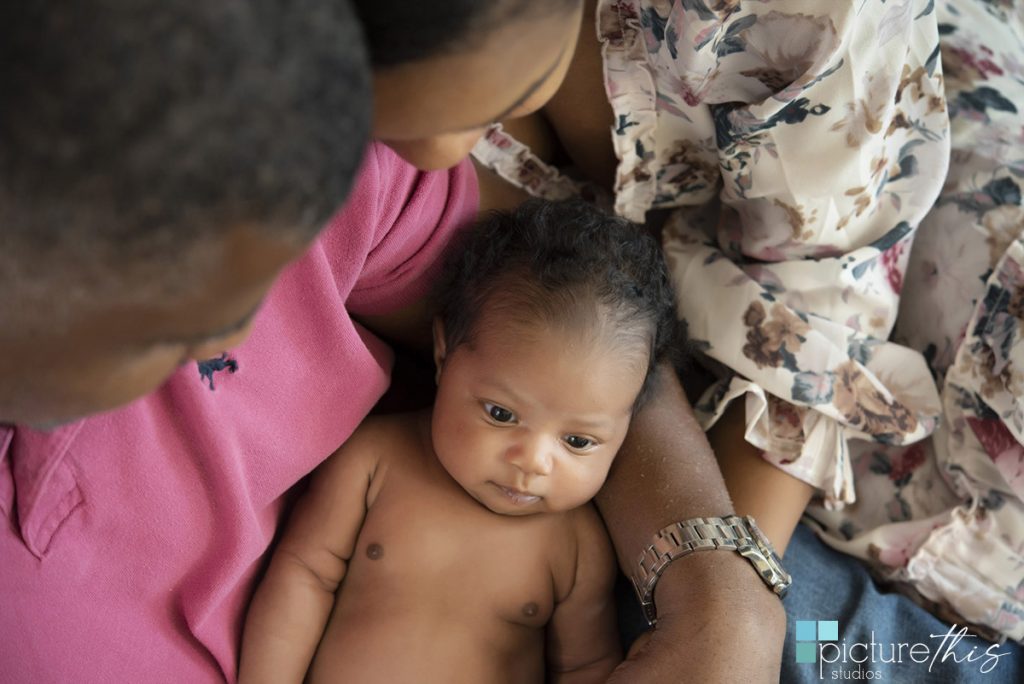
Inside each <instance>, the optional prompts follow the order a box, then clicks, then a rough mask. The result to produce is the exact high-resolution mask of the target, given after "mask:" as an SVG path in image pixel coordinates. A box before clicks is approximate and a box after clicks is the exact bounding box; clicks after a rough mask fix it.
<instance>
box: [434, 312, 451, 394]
mask: <svg viewBox="0 0 1024 684" xmlns="http://www.w3.org/2000/svg"><path fill="white" fill-rule="evenodd" d="M447 351H448V349H447V347H446V345H445V341H444V323H442V322H441V318H440V317H439V316H435V317H434V368H435V369H436V370H435V371H434V383H435V384H437V383H440V382H441V369H442V368H443V367H444V358H445V354H446V353H447Z"/></svg>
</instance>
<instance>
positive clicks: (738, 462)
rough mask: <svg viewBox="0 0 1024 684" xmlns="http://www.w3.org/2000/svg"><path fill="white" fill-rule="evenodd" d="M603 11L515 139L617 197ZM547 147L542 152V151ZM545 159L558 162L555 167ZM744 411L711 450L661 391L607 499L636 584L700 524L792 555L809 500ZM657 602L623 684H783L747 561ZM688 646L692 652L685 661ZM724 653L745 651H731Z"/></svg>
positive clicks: (776, 635)
mask: <svg viewBox="0 0 1024 684" xmlns="http://www.w3.org/2000/svg"><path fill="white" fill-rule="evenodd" d="M595 6H596V3H595V2H593V1H590V0H588V2H587V3H586V4H585V9H584V16H583V22H582V25H581V29H580V35H579V38H578V41H577V47H576V53H575V55H574V57H573V61H572V63H571V64H570V67H569V70H568V72H567V73H566V77H565V80H564V81H563V83H562V85H561V87H560V88H559V90H558V92H557V93H556V94H555V96H554V97H553V98H552V99H551V100H550V101H549V102H548V104H547V105H546V106H545V107H544V109H543V110H542V112H540V113H537V114H534V115H531V116H529V117H527V118H524V119H521V120H519V121H517V122H515V126H516V128H515V130H514V131H513V134H514V135H516V137H519V138H520V139H521V140H526V141H529V142H530V144H531V146H533V147H534V149H535V150H536V151H539V152H541V153H542V155H543V153H544V151H545V150H553V149H558V147H561V149H562V151H563V152H564V153H565V154H566V155H567V156H568V157H569V158H570V159H571V160H572V162H573V164H574V165H575V166H576V168H577V169H578V170H579V171H581V172H582V173H583V174H584V175H585V176H587V177H588V178H590V179H591V180H592V181H594V182H596V183H598V184H599V185H602V186H604V187H606V188H609V189H610V188H611V187H612V185H613V181H614V171H615V168H616V165H617V162H616V160H615V154H614V151H613V148H612V142H611V135H610V132H609V128H610V126H611V125H612V124H613V122H614V116H613V114H612V110H611V107H610V105H609V104H608V99H607V95H606V93H605V91H604V82H603V76H602V68H603V67H602V63H603V60H602V57H601V54H600V44H599V43H598V41H597V38H596V36H595V34H594V9H595ZM541 119H543V120H541ZM552 131H554V133H555V135H556V137H557V139H555V140H552V139H551V132H552ZM537 139H540V140H541V141H542V142H541V143H539V144H535V143H534V142H533V141H534V140H537ZM541 158H542V159H545V160H546V161H552V160H553V155H552V156H542V157H541ZM501 184H502V181H501V180H499V179H496V178H494V177H490V176H484V177H483V183H482V188H483V193H482V198H483V199H484V200H493V201H497V202H502V201H514V199H515V198H516V195H515V194H514V193H510V192H508V191H507V190H502V189H500V186H501ZM495 186H497V187H495ZM736 410H739V411H740V415H739V416H738V417H737V416H736V415H732V416H731V417H730V420H726V421H724V422H722V423H721V424H720V425H719V426H716V429H715V430H713V431H712V433H710V434H709V435H708V437H709V438H710V439H711V444H710V445H709V443H708V439H707V438H705V436H704V434H703V432H702V430H701V428H700V426H699V425H698V424H697V421H696V419H695V418H694V417H693V412H692V409H691V408H690V405H689V402H688V401H687V400H686V397H685V395H684V394H683V392H682V388H681V386H680V384H679V380H678V379H677V378H676V376H675V374H674V372H673V371H672V370H671V369H670V368H668V367H666V368H664V369H662V372H661V382H660V383H659V386H658V389H657V390H656V392H655V394H654V396H653V397H652V399H651V400H650V402H649V403H648V405H647V406H646V407H645V408H644V409H643V410H642V411H641V412H640V413H639V414H638V415H637V417H636V418H635V419H634V422H633V425H632V427H631V428H630V434H629V437H628V438H627V440H626V442H625V444H624V445H623V448H622V452H621V454H620V456H619V457H618V459H617V460H616V464H615V468H614V469H613V471H612V474H611V476H610V477H609V479H608V482H607V484H606V485H605V487H604V488H603V489H602V491H601V493H600V494H599V496H598V497H597V499H596V503H597V505H598V509H599V510H600V512H601V515H602V517H603V518H604V520H605V523H606V524H607V526H608V530H609V533H610V534H611V536H612V540H613V542H614V543H615V548H616V552H617V555H618V558H619V562H620V565H621V567H622V568H623V570H624V571H625V572H630V571H631V570H632V567H633V564H634V563H635V560H636V558H637V557H638V555H639V553H640V550H641V549H642V548H643V545H644V544H646V543H648V541H649V539H650V538H651V536H652V535H653V533H654V532H655V531H656V530H657V529H660V528H661V527H663V526H665V525H668V524H670V523H672V522H673V521H677V520H684V519H687V518H691V517H696V516H721V515H728V514H730V513H733V512H737V513H740V514H751V515H754V516H755V517H756V518H757V520H758V521H759V523H761V524H762V525H763V526H764V528H765V532H766V534H767V536H768V537H769V538H770V539H771V540H772V541H773V543H775V544H776V545H777V548H778V549H779V551H780V552H781V551H782V550H784V549H785V545H786V543H788V541H789V537H790V535H791V534H792V531H793V528H794V527H795V525H796V523H797V521H798V520H799V516H800V513H801V512H802V510H803V508H804V506H805V505H806V503H807V500H808V498H809V496H810V492H809V491H807V488H806V486H805V485H803V484H802V483H799V482H797V481H796V480H794V479H793V478H791V477H789V476H788V475H785V474H784V473H782V472H781V471H779V470H778V469H776V468H774V467H773V466H770V465H769V464H767V463H766V462H764V461H763V460H762V459H761V458H760V454H758V453H757V451H756V449H754V448H753V447H751V446H750V445H749V444H747V443H746V442H745V441H744V440H743V438H742V409H741V408H738V409H736ZM712 446H713V447H714V450H712V448H711V447H712ZM684 455H685V456H684ZM716 460H717V466H716ZM719 467H721V471H719ZM723 475H724V482H723ZM655 602H656V604H657V609H658V614H659V622H658V625H657V629H655V630H654V631H653V632H652V634H651V637H650V638H649V639H647V640H646V642H645V643H641V644H638V645H637V646H636V647H635V648H634V649H633V651H632V652H631V653H630V658H629V659H628V660H627V662H626V663H624V664H623V666H622V667H620V668H619V669H618V670H617V671H616V673H615V677H614V678H613V680H612V681H615V682H623V683H631V682H666V683H668V682H673V683H676V682H691V681H692V682H719V681H745V682H774V681H777V680H778V673H779V667H780V660H781V656H782V643H783V639H784V638H785V625H786V621H785V613H784V611H783V609H782V604H781V602H780V601H779V600H778V598H777V597H776V596H775V595H774V594H772V593H771V592H770V591H769V590H768V589H767V588H766V587H765V586H764V585H763V584H762V583H761V582H760V581H759V580H758V579H757V576H756V574H755V573H754V570H753V568H752V567H751V566H750V565H749V563H747V562H746V561H745V560H744V559H742V558H741V557H739V556H738V555H736V554H728V553H723V552H716V553H698V554H693V555H690V556H687V557H686V558H685V559H682V560H680V561H677V562H675V563H672V564H671V565H670V566H669V567H668V569H667V570H666V571H665V573H664V574H663V575H662V578H661V580H660V581H659V583H658V586H657V589H656V591H655ZM680 643H685V644H687V648H685V649H680V648H679V647H678V644H680ZM723 644H742V647H739V648H735V649H732V650H730V649H729V648H728V647H726V646H723Z"/></svg>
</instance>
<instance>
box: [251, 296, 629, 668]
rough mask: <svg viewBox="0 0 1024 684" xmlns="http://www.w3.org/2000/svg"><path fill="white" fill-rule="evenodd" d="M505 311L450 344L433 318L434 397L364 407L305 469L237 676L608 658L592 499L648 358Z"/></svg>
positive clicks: (571, 664)
mask: <svg viewBox="0 0 1024 684" xmlns="http://www.w3.org/2000/svg"><path fill="white" fill-rule="evenodd" d="M507 315H508V313H507V311H506V312H485V313H484V314H483V316H482V317H481V319H480V321H478V322H477V328H476V329H477V331H478V332H477V333H476V334H475V335H474V338H473V342H472V343H468V342H467V343H464V344H461V345H459V346H458V347H456V348H455V349H454V350H447V349H446V348H445V343H444V335H443V328H441V327H440V324H438V325H436V326H435V358H436V359H437V362H438V367H439V369H440V370H439V388H438V396H437V400H436V401H435V406H434V408H433V409H432V411H431V412H429V413H421V414H412V415H402V416H389V417H377V418H371V419H368V420H367V421H365V422H364V423H363V425H361V426H360V428H359V429H358V430H357V431H356V433H355V434H354V435H353V436H352V437H351V438H350V439H349V441H348V442H346V443H345V445H344V446H343V447H342V448H341V449H340V450H339V451H338V452H337V453H335V454H334V455H333V456H332V457H331V458H329V459H328V460H327V461H326V462H325V464H324V465H323V466H321V468H320V469H319V470H318V471H317V472H316V474H315V475H314V477H313V480H312V484H311V487H310V490H309V492H308V493H307V494H306V495H305V496H304V497H303V499H302V500H301V501H300V502H299V505H298V507H297V508H296V511H295V513H294V514H293V516H292V519H291V521H290V522H289V526H288V530H287V532H286V533H285V535H284V537H283V538H282V540H281V542H280V544H279V546H278V548H277V550H276V552H275V553H274V556H273V559H272V561H271V564H270V567H269V569H268V571H267V575H266V577H265V579H264V581H263V583H262V584H261V585H260V587H259V589H258V590H257V592H256V595H255V597H254V598H253V602H252V605H251V606H250V610H249V616H248V620H247V623H246V627H245V634H244V638H243V644H242V659H241V668H240V681H242V682H243V683H244V684H248V683H250V682H262V681H266V682H298V681H302V680H303V678H304V677H308V679H309V681H312V682H371V683H372V682H388V683H390V682H412V681H415V682H428V683H429V682H444V683H446V684H447V683H448V682H489V683H490V682H495V683H498V684H501V683H504V682H509V683H513V682H523V683H527V682H529V683H535V682H539V681H544V680H545V674H546V675H547V679H548V681H552V682H561V683H563V684H564V683H569V682H604V681H605V680H606V679H607V678H608V676H609V675H610V674H611V672H612V670H613V669H614V668H615V667H616V666H617V665H618V664H619V662H620V661H621V652H620V650H619V645H618V635H617V630H616V626H615V611H614V601H613V596H612V585H613V583H614V578H615V561H614V556H613V552H612V549H611V545H610V543H609V540H608V537H607V535H606V533H605V531H604V527H603V525H602V523H601V521H600V519H599V517H598V515H597V512H596V511H595V510H594V508H593V507H592V506H591V505H589V503H587V502H588V501H589V499H590V498H591V497H593V495H594V494H595V493H596V492H597V490H598V489H599V488H600V487H601V485H602V483H603V482H604V479H605V477H606V476H607V474H608V470H609V468H610V466H611V463H612V459H613V458H614V457H615V454H616V453H617V451H618V449H619V447H620V445H621V444H622V441H623V439H624V438H625V436H626V432H627V429H628V426H629V422H630V416H631V411H632V405H633V402H634V401H635V399H636V396H637V394H638V392H639V390H640V386H641V384H642V382H643V378H644V375H645V368H644V364H643V363H637V362H636V358H635V357H636V356H637V355H636V354H630V353H629V351H628V350H627V351H625V352H624V351H623V349H622V348H621V346H620V345H607V344H605V343H600V342H597V343H595V342H594V341H593V338H592V336H590V338H589V341H588V335H586V334H583V335H581V334H580V333H579V331H574V332H571V333H570V332H566V331H560V330H555V331H552V330H543V329H541V330H531V331H522V330H521V329H517V328H515V327H514V326H510V324H509V323H508V322H507V320H506V318H505V317H506V316H507ZM524 332H525V334H524ZM510 339H511V340H516V343H515V344H510ZM396 647H397V648H396ZM307 669H308V671H307Z"/></svg>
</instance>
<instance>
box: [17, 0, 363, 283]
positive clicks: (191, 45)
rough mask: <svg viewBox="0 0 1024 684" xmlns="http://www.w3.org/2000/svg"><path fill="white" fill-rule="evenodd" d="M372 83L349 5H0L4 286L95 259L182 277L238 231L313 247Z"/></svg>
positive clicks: (344, 182)
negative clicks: (175, 266)
mask: <svg viewBox="0 0 1024 684" xmlns="http://www.w3.org/2000/svg"><path fill="white" fill-rule="evenodd" d="M369 68H370V67H369V60H368V56H367V53H366V48H365V45H364V42H363V37H362V31H361V29H360V27H359V24H358V19H357V18H356V16H355V14H354V11H353V9H352V7H351V5H350V3H349V2H348V1H347V0H249V1H247V2H191V1H184V0H76V1H75V2H52V1H51V0H18V1H17V2H8V3H2V4H0V98H2V100H3V105H2V106H0V282H4V283H8V282H15V283H20V282H21V281H20V280H19V278H28V277H29V276H30V275H31V274H29V275H26V274H25V272H24V270H23V269H19V268H18V266H17V264H14V263H12V262H13V261H15V260H18V261H27V260H34V261H35V262H36V263H35V265H34V267H33V268H34V270H36V271H40V270H45V269H46V268H48V266H47V265H46V264H45V263H42V261H43V257H45V258H46V260H47V261H50V262H52V261H53V257H54V256H59V255H69V254H70V255H75V256H81V255H82V250H85V251H86V255H90V256H91V255H93V254H96V253H98V252H99V251H101V249H100V248H101V247H102V246H104V245H106V246H108V247H109V248H110V249H109V250H108V251H109V254H108V256H109V257H113V258H114V259H119V260H120V261H121V263H124V262H125V261H127V260H128V259H127V258H126V257H130V258H131V260H132V261H133V262H135V261H140V260H146V259H150V260H151V261H152V262H154V263H155V262H156V261H158V260H169V259H174V260H175V262H179V265H181V264H180V261H182V260H183V259H184V256H185V255H187V254H188V253H189V250H190V248H191V247H192V246H193V245H194V244H195V243H196V242H197V241H200V240H208V239H210V237H211V236H214V237H215V236H218V235H223V234H225V233H226V231H228V230H230V229H233V228H237V227H239V226H240V225H246V226H249V227H256V228H259V229H262V230H266V231H273V232H275V233H277V234H281V235H283V236H284V237H285V238H288V239H289V240H291V239H294V240H296V241H298V240H303V241H308V239H310V238H311V237H312V236H313V235H315V234H316V232H317V231H318V230H319V229H320V228H321V227H322V226H323V225H324V223H325V221H326V219H327V218H329V216H330V215H331V213H332V212H333V211H334V210H335V209H336V208H337V207H338V206H340V205H341V204H342V202H343V201H344V199H345V196H346V195H347V193H348V190H349V189H350V186H351V184H352V181H353V179H354V177H355V174H356V171H357V169H358V165H359V161H360V158H361V156H362V150H363V148H364V146H365V143H366V140H367V139H368V136H369V129H370V108H371V93H370V74H369ZM63 261H67V260H63ZM74 261H75V260H74V259H71V260H70V263H74ZM109 265H115V264H109ZM62 266H64V267H68V266H69V263H64V264H62ZM115 270H116V269H115ZM165 270H166V269H165ZM151 272H152V271H151ZM12 274H14V275H12ZM12 278H13V281H12Z"/></svg>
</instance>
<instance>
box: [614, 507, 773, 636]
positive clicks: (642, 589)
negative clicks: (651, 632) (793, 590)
mask: <svg viewBox="0 0 1024 684" xmlns="http://www.w3.org/2000/svg"><path fill="white" fill-rule="evenodd" d="M714 549H726V550H730V551H736V552H737V553H739V554H740V555H742V556H743V557H744V558H746V559H747V560H748V561H749V562H750V563H751V564H752V565H753V566H754V567H755V569H756V570H757V573H758V576H760V577H761V579H762V580H764V582H765V583H766V584H767V585H768V586H769V588H771V589H772V591H774V592H775V593H776V594H778V595H779V596H780V597H781V596H782V595H783V594H785V591H786V589H787V588H788V587H789V585H790V583H791V582H792V578H791V577H790V576H789V574H788V573H787V572H786V571H785V570H784V569H783V568H782V565H781V564H780V563H779V560H778V556H776V555H775V550H774V549H773V548H772V545H771V542H769V541H768V539H767V538H766V537H765V536H764V535H763V534H762V533H761V530H759V529H758V527H757V524H756V523H755V522H754V519H753V518H752V517H750V516H746V517H741V516H738V515H730V516H728V517H725V518H691V519H689V520H684V521H681V522H676V523H672V524H671V525H669V526H668V527H665V528H664V529H662V530H660V531H659V532H658V533H657V534H656V535H654V539H653V540H652V541H651V544H650V545H649V546H648V547H647V548H646V549H644V551H643V553H641V554H640V558H639V559H638V561H637V565H636V568H635V569H634V571H633V575H632V577H631V579H632V580H633V587H634V588H635V589H636V594H637V597H638V598H639V599H640V606H641V608H642V609H643V612H644V617H646V618H647V621H648V622H649V623H650V624H652V625H653V624H654V623H655V622H656V621H657V612H656V611H655V607H654V587H655V585H656V584H657V583H658V578H659V577H660V576H661V573H662V572H663V571H664V570H665V568H666V567H668V564H669V563H671V562H672V561H674V560H676V559H678V558H682V557H683V556H688V555H689V554H691V553H693V552H695V551H705V550H714Z"/></svg>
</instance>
